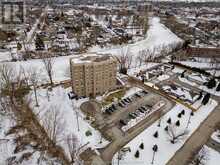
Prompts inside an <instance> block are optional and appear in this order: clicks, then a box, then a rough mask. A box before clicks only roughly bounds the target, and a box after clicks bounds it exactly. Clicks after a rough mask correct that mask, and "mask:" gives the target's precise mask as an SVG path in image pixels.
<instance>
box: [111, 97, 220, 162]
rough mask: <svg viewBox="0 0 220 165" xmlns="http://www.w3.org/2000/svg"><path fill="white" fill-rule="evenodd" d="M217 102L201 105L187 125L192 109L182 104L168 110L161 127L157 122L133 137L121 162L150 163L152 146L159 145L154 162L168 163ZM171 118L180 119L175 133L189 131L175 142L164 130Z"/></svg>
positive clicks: (174, 120)
mask: <svg viewBox="0 0 220 165" xmlns="http://www.w3.org/2000/svg"><path fill="white" fill-rule="evenodd" d="M217 104H218V103H217V102H215V101H213V100H212V101H210V102H209V104H207V105H206V106H202V107H200V109H199V110H198V111H197V112H195V113H194V116H191V120H190V124H189V126H188V129H186V127H187V123H188V121H189V118H190V114H191V111H190V110H189V109H187V108H186V107H184V106H182V105H176V106H175V107H174V108H173V109H172V110H171V111H170V112H168V113H167V114H166V115H165V116H164V117H162V121H161V127H158V122H159V121H158V122H155V123H154V124H153V125H151V126H150V127H149V128H147V129H146V130H145V131H144V132H142V133H141V134H139V135H138V136H137V137H136V138H135V139H133V140H132V141H131V142H130V143H128V144H127V145H126V146H125V147H130V149H131V152H127V153H126V154H125V155H124V156H123V158H122V160H120V164H133V165H142V164H143V165H144V164H150V163H151V161H152V157H153V151H152V147H153V145H155V144H157V145H158V152H157V153H156V155H155V162H154V164H157V165H164V164H166V163H167V162H168V161H169V159H170V158H172V156H173V155H174V154H175V152H176V151H178V150H179V149H180V148H181V146H183V144H184V143H185V142H186V140H187V139H188V138H189V137H190V135H192V133H193V132H194V131H195V130H196V129H197V128H198V127H199V125H200V124H201V122H202V121H203V120H205V118H207V116H208V115H209V114H210V113H211V112H212V111H213V109H214V108H215V107H216V106H217ZM182 110H185V115H182V117H181V118H178V117H177V115H178V114H179V113H180V112H181V111H182ZM168 118H171V120H172V123H174V124H175V122H176V121H177V120H179V121H180V126H179V127H177V126H174V125H173V128H174V129H173V130H174V134H176V135H178V134H180V133H183V132H184V131H186V132H187V134H186V135H185V136H182V137H180V139H179V140H177V142H176V143H175V144H172V143H171V142H170V136H169V135H168V133H167V132H166V131H165V130H164V128H165V127H166V126H167V125H168V123H167V120H168ZM156 131H158V135H159V136H158V138H155V137H154V136H153V135H154V133H155V132H156ZM142 142H143V143H144V149H143V150H142V149H140V148H139V145H140V144H141V143H142ZM137 150H139V152H140V157H139V158H135V157H134V155H135V153H136V151H137ZM117 157H118V153H116V154H115V156H114V159H113V164H117V162H118V160H117Z"/></svg>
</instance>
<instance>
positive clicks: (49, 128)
mask: <svg viewBox="0 0 220 165" xmlns="http://www.w3.org/2000/svg"><path fill="white" fill-rule="evenodd" d="M64 125H65V123H64V121H63V115H62V113H61V112H60V111H59V107H57V106H50V107H49V109H48V110H47V112H45V114H44V118H43V126H44V128H45V130H46V132H47V134H48V136H49V138H50V139H51V140H52V141H53V142H54V143H55V144H56V143H57V141H58V138H59V136H61V134H62V132H63V128H64Z"/></svg>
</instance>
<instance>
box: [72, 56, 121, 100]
mask: <svg viewBox="0 0 220 165" xmlns="http://www.w3.org/2000/svg"><path fill="white" fill-rule="evenodd" d="M70 71H71V79H72V89H73V92H74V93H75V94H77V95H78V96H86V97H95V96H96V95H99V94H103V93H105V92H106V91H109V90H113V89H115V87H116V82H117V79H116V73H117V60H116V59H115V58H114V57H112V56H110V55H97V54H89V55H86V56H83V57H82V58H77V59H74V58H73V59H71V60H70Z"/></svg>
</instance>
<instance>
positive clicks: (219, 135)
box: [211, 130, 220, 143]
mask: <svg viewBox="0 0 220 165" xmlns="http://www.w3.org/2000/svg"><path fill="white" fill-rule="evenodd" d="M211 138H212V139H213V140H215V141H216V142H218V143H220V130H217V131H215V132H214V133H213V134H212V136H211Z"/></svg>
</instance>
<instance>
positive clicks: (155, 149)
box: [151, 144, 158, 164]
mask: <svg viewBox="0 0 220 165" xmlns="http://www.w3.org/2000/svg"><path fill="white" fill-rule="evenodd" d="M152 150H153V158H152V162H151V164H154V158H155V154H156V152H157V151H158V146H157V145H156V144H155V145H154V146H153V148H152Z"/></svg>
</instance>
